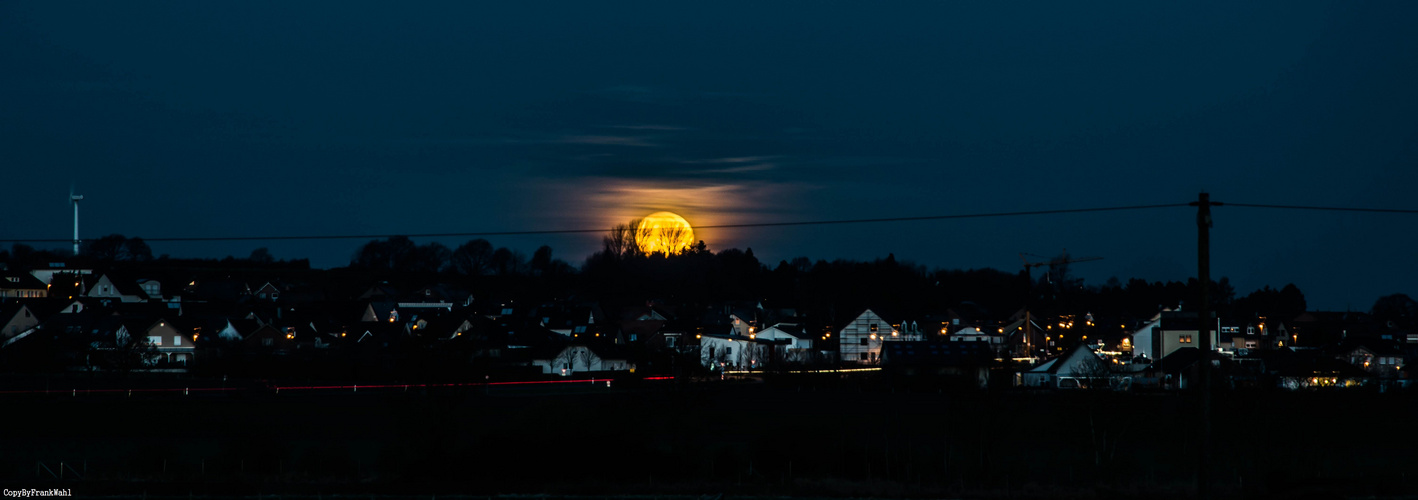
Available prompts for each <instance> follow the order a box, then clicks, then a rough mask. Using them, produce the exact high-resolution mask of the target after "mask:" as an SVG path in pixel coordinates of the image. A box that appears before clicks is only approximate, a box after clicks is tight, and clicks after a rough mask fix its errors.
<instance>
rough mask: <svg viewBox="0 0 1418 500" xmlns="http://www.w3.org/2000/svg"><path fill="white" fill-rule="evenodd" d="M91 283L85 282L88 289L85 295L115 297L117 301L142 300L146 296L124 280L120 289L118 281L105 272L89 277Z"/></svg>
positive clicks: (104, 297)
mask: <svg viewBox="0 0 1418 500" xmlns="http://www.w3.org/2000/svg"><path fill="white" fill-rule="evenodd" d="M91 279H92V283H86V286H87V288H88V291H87V292H85V293H84V296H85V297H89V298H95V299H110V300H113V299H117V300H118V301H119V302H143V301H145V300H147V296H146V295H145V294H143V292H142V291H140V290H137V289H136V288H134V287H133V286H132V285H130V284H127V283H126V282H125V284H124V286H123V287H122V288H121V289H120V287H119V285H118V282H116V281H114V279H113V278H110V277H109V275H107V274H100V275H99V276H98V277H97V278H91Z"/></svg>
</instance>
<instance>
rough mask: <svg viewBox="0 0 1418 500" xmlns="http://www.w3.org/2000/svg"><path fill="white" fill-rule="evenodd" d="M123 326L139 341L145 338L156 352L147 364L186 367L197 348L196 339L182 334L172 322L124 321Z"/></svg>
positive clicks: (159, 320) (161, 320)
mask: <svg viewBox="0 0 1418 500" xmlns="http://www.w3.org/2000/svg"><path fill="white" fill-rule="evenodd" d="M123 326H124V328H126V329H127V331H128V333H129V334H130V335H133V336H135V337H137V338H139V339H143V338H146V339H147V342H148V345H150V346H152V347H153V349H154V350H155V351H156V355H155V357H153V358H152V359H150V360H149V364H176V365H184V366H186V365H190V364H191V363H192V359H193V354H194V353H195V352H196V347H197V345H196V339H193V338H192V337H191V336H190V335H187V334H183V333H182V331H181V330H179V329H178V328H177V325H174V324H172V322H170V321H167V320H166V319H161V318H159V319H158V320H157V321H155V322H152V323H148V322H145V321H126V322H124V325H123Z"/></svg>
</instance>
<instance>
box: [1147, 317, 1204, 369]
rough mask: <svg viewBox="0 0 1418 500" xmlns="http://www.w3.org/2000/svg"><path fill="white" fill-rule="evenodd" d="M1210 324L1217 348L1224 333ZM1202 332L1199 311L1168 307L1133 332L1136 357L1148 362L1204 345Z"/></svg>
mask: <svg viewBox="0 0 1418 500" xmlns="http://www.w3.org/2000/svg"><path fill="white" fill-rule="evenodd" d="M1208 323H1210V322H1208ZM1207 326H1209V327H1210V328H1207V330H1208V333H1209V334H1210V335H1211V346H1212V348H1213V349H1215V348H1216V347H1217V346H1218V345H1219V344H1218V343H1217V339H1218V335H1219V333H1220V332H1218V331H1217V329H1216V327H1215V326H1212V325H1210V324H1208V325H1207ZM1198 331H1199V329H1198V328H1197V314H1196V313H1195V312H1180V311H1171V310H1164V311H1162V312H1160V313H1158V314H1157V315H1156V316H1153V317H1152V319H1150V320H1148V321H1147V323H1145V324H1143V325H1142V327H1141V328H1138V329H1137V331H1135V332H1133V335H1132V341H1131V344H1132V352H1133V356H1134V357H1138V358H1143V359H1145V360H1146V361H1156V360H1159V359H1162V358H1165V357H1167V355H1169V354H1172V353H1173V352H1175V351H1176V350H1177V349H1181V348H1183V347H1197V346H1199V345H1201V344H1200V339H1198V338H1197V332H1198Z"/></svg>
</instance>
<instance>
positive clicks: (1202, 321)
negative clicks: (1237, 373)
mask: <svg viewBox="0 0 1418 500" xmlns="http://www.w3.org/2000/svg"><path fill="white" fill-rule="evenodd" d="M1191 205H1193V206H1196V271H1197V272H1196V274H1197V283H1198V284H1199V285H1201V300H1200V303H1201V305H1200V307H1198V308H1197V312H1196V335H1197V337H1199V338H1198V339H1197V379H1198V380H1197V383H1198V385H1199V386H1200V387H1198V389H1199V390H1198V391H1197V393H1198V396H1199V399H1200V400H1201V401H1200V404H1199V405H1197V410H1198V412H1199V413H1200V420H1201V422H1200V424H1201V426H1200V429H1199V430H1200V433H1201V436H1199V439H1198V440H1197V464H1196V497H1197V498H1199V499H1203V500H1205V499H1208V498H1210V497H1211V473H1210V471H1211V467H1210V465H1211V464H1210V462H1211V292H1210V288H1211V206H1212V205H1220V203H1212V201H1211V195H1210V194H1207V193H1204V192H1203V193H1200V194H1198V195H1197V200H1196V202H1194V203H1191Z"/></svg>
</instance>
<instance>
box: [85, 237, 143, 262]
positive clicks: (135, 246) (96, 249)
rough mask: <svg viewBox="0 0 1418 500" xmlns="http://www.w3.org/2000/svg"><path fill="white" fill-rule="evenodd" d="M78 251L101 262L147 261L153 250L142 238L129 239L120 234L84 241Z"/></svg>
mask: <svg viewBox="0 0 1418 500" xmlns="http://www.w3.org/2000/svg"><path fill="white" fill-rule="evenodd" d="M79 253H80V254H83V255H85V256H88V257H90V258H93V259H95V260H98V261H102V262H147V261H150V260H153V250H152V248H150V247H148V244H147V243H146V242H144V241H143V239H142V238H132V239H129V238H127V237H124V236H123V235H121V234H110V235H108V236H104V237H102V238H98V239H94V240H89V241H85V242H84V243H83V245H81V246H80V249H79Z"/></svg>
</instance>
